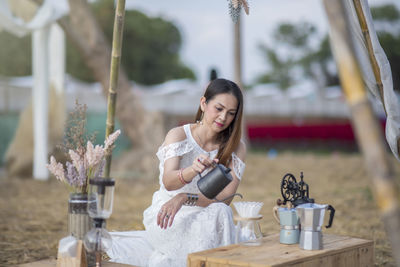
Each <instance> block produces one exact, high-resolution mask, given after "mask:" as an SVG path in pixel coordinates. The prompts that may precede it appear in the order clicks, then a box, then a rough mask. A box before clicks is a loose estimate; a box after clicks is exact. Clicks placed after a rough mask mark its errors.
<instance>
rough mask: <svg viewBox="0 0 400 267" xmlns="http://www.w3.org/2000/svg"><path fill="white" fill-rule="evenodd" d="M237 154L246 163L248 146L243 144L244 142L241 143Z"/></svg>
mask: <svg viewBox="0 0 400 267" xmlns="http://www.w3.org/2000/svg"><path fill="white" fill-rule="evenodd" d="M235 154H236V155H237V156H238V157H239V158H240V159H241V160H242V161H244V160H245V158H246V154H247V148H246V144H245V143H244V142H243V140H240V143H239V145H238V147H237V149H236V151H235Z"/></svg>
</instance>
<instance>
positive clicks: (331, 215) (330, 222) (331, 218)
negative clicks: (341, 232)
mask: <svg viewBox="0 0 400 267" xmlns="http://www.w3.org/2000/svg"><path fill="white" fill-rule="evenodd" d="M327 209H328V210H329V211H330V214H329V222H328V225H327V226H325V227H326V228H330V227H331V226H332V223H333V217H334V216H335V209H334V208H333V207H332V206H331V205H328V208H327Z"/></svg>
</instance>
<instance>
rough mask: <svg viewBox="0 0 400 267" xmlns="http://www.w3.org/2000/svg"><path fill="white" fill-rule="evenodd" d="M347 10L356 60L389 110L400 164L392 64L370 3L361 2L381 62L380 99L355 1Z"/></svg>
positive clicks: (389, 130) (391, 140) (399, 108)
mask: <svg viewBox="0 0 400 267" xmlns="http://www.w3.org/2000/svg"><path fill="white" fill-rule="evenodd" d="M345 3H346V10H348V11H349V14H348V15H349V19H350V31H351V33H352V37H353V39H354V43H355V50H356V54H357V55H356V56H357V59H358V61H359V63H360V68H361V72H362V74H363V79H364V83H365V85H366V86H367V88H368V90H369V91H370V92H371V93H372V95H373V96H374V97H375V98H376V99H378V100H379V101H380V102H381V103H382V105H383V106H384V107H385V109H386V113H387V119H386V129H385V134H386V140H387V142H388V144H389V146H390V149H391V150H392V152H393V154H394V156H395V157H396V158H397V159H398V160H399V161H400V156H399V151H398V147H397V142H398V140H399V138H400V103H399V99H398V97H397V96H396V94H395V92H394V90H393V80H392V72H391V69H390V64H389V61H388V59H387V57H386V54H385V52H384V51H383V49H382V47H381V45H380V43H379V40H378V37H377V35H376V32H375V28H374V25H373V20H372V16H371V11H370V8H369V6H368V2H367V0H361V5H362V9H363V13H364V16H365V19H366V21H367V26H368V30H369V34H370V38H371V42H372V47H373V51H374V56H375V58H376V60H377V62H378V66H379V69H380V75H381V79H382V84H383V97H381V96H380V93H379V88H378V85H377V82H376V79H375V76H374V72H373V69H372V64H371V62H370V59H369V55H368V50H367V47H366V43H365V38H364V36H363V33H362V30H361V26H360V23H359V20H358V17H357V13H356V10H355V7H354V4H353V0H347V1H345Z"/></svg>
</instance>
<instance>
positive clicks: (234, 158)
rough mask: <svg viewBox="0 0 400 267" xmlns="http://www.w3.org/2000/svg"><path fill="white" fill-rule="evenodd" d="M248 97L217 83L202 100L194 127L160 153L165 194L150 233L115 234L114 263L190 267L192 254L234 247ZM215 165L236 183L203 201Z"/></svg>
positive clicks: (172, 136)
mask: <svg viewBox="0 0 400 267" xmlns="http://www.w3.org/2000/svg"><path fill="white" fill-rule="evenodd" d="M242 114H243V96H242V93H241V91H240V89H239V87H238V86H237V85H236V84H235V83H233V82H231V81H228V80H225V79H216V80H214V81H212V82H211V83H210V84H209V86H208V87H207V90H206V92H205V93H204V96H203V97H201V99H200V106H199V109H198V111H197V115H196V123H195V124H186V125H184V126H181V127H177V128H174V129H172V130H170V131H169V132H168V134H167V136H166V137H165V141H164V143H163V144H162V145H161V147H160V148H159V150H158V152H157V157H158V158H159V160H160V165H159V168H160V176H159V179H160V189H159V190H158V191H156V192H155V193H154V195H153V201H152V204H151V206H150V207H149V208H147V209H146V210H145V211H144V214H143V224H144V226H145V228H146V230H145V231H134V232H126V233H112V236H113V246H112V248H111V249H110V250H109V251H107V253H108V255H109V256H110V258H111V260H112V261H116V262H120V263H127V264H133V265H138V266H163V267H165V266H173V267H176V266H186V259H187V255H188V254H189V253H192V252H195V251H201V250H205V249H210V248H215V247H219V246H224V245H228V244H232V243H233V242H234V238H235V237H234V235H235V226H234V224H233V219H232V210H231V208H230V207H229V204H230V201H231V199H232V198H229V196H231V195H232V194H234V193H235V192H236V190H237V188H238V186H239V182H240V179H241V177H242V174H243V171H244V167H245V164H244V158H245V155H246V147H245V145H244V143H243V142H241V140H240V138H241V122H242ZM213 162H216V163H221V164H224V165H225V166H227V167H229V168H230V169H231V170H232V172H231V175H232V177H233V181H232V182H230V183H229V184H228V185H227V186H226V187H225V188H224V189H223V190H222V191H221V193H219V195H217V197H216V199H219V200H223V199H226V200H225V201H224V202H219V201H216V200H215V199H214V200H210V199H208V198H206V197H205V196H203V195H202V194H201V193H200V192H199V190H198V188H197V181H198V180H199V179H200V175H199V174H202V175H205V174H206V173H207V172H208V171H209V170H210V169H212V168H210V167H211V165H212V164H213Z"/></svg>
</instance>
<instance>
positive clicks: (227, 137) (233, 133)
mask: <svg viewBox="0 0 400 267" xmlns="http://www.w3.org/2000/svg"><path fill="white" fill-rule="evenodd" d="M219 94H231V95H233V96H234V97H235V98H236V100H237V102H238V106H237V110H236V114H235V117H234V119H233V121H232V122H231V124H230V125H229V126H228V128H226V129H225V130H223V131H222V132H220V133H219V134H218V137H217V140H218V141H219V142H220V146H219V149H218V154H217V157H216V158H218V159H219V163H221V164H224V165H225V166H227V165H229V162H230V160H231V155H232V152H234V151H235V150H236V149H237V148H238V146H239V143H240V138H241V137H242V116H243V95H242V91H241V90H240V88H239V86H237V84H236V83H234V82H232V81H229V80H226V79H215V80H213V81H211V82H210V84H209V85H208V87H207V89H206V91H205V93H204V97H205V98H206V102H207V103H208V102H209V101H210V100H211V99H213V98H214V97H215V96H216V95H219ZM202 113H203V112H202V110H201V107H199V109H198V110H197V114H196V118H195V121H200V120H201V119H202Z"/></svg>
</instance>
